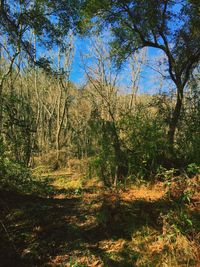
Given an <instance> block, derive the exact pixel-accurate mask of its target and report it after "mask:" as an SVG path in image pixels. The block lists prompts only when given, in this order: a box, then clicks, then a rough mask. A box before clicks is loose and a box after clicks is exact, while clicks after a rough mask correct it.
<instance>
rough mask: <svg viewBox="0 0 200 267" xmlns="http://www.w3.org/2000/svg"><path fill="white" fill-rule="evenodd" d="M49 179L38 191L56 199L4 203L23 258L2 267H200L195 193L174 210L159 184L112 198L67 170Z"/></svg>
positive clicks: (5, 218) (6, 199)
mask: <svg viewBox="0 0 200 267" xmlns="http://www.w3.org/2000/svg"><path fill="white" fill-rule="evenodd" d="M46 175H47V176H48V183H47V184H46V185H43V186H45V187H50V188H51V190H50V191H52V190H53V195H51V196H49V195H47V196H46V197H45V195H44V196H43V197H42V198H40V197H35V196H33V197H32V196H17V195H12V196H10V195H8V196H5V197H3V199H2V201H4V203H5V202H6V205H7V207H6V209H5V208H4V211H3V213H2V218H3V221H4V223H5V225H6V226H7V227H8V230H9V234H11V235H12V239H13V242H14V244H15V246H16V247H17V250H18V253H19V254H20V255H21V256H20V257H21V259H20V261H19V262H18V261H16V259H15V260H14V262H15V263H13V262H12V261H9V260H8V262H9V264H7V265H1V266H2V267H3V266H9V267H12V266H13V267H14V266H15V267H19V266H20V267H21V266H24V265H23V263H24V264H25V266H41V267H42V266H52V267H53V266H63V267H64V266H66V267H67V266H69V267H90V266H91V267H92V266H97V267H129V266H130V267H132V266H135V267H145V266H146V267H151V266H152V267H178V266H183V267H184V266H185V267H186V266H196V267H198V266H200V259H199V255H200V253H199V252H200V250H199V247H200V234H199V230H200V226H199V218H200V215H199V214H200V213H199V211H200V209H199V208H200V207H199V206H198V202H199V199H198V194H194V196H195V198H194V200H193V202H192V203H190V204H184V203H181V204H177V203H175V202H173V201H172V200H169V199H168V198H166V190H167V189H166V188H165V187H164V186H163V184H156V185H154V186H141V187H136V186H133V187H132V188H130V189H126V190H118V191H116V192H115V191H111V190H108V189H106V188H105V187H103V184H102V183H101V181H99V179H98V178H92V179H86V178H84V177H81V176H80V173H77V174H76V175H75V174H73V173H71V170H70V169H63V170H59V171H56V172H47V173H46ZM43 178H44V176H43V175H42V176H41V180H42V179H43ZM45 192H46V191H45ZM47 192H48V190H47ZM2 203H3V202H2ZM4 206H5V205H4ZM191 222H192V225H190V223H191ZM0 231H1V232H0V234H1V236H2V237H3V238H2V242H0V244H1V243H2V244H1V245H2V247H0V251H1V252H2V253H3V254H2V255H7V256H6V257H7V258H8V259H9V257H11V256H10V255H12V254H13V252H12V253H11V252H9V250H11V248H9V247H10V244H9V242H10V241H9V240H8V239H7V237H6V235H5V233H4V232H3V231H2V229H1V230H0ZM3 247H4V249H3ZM5 247H7V249H5ZM8 252H9V253H10V254H9V253H8ZM6 253H7V254H6ZM2 257H4V256H1V257H0V260H1V264H2V263H3V262H4V261H3V260H2ZM12 257H13V256H12ZM5 262H6V261H5Z"/></svg>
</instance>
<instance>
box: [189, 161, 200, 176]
mask: <svg viewBox="0 0 200 267" xmlns="http://www.w3.org/2000/svg"><path fill="white" fill-rule="evenodd" d="M199 172H200V166H199V165H197V164H196V163H191V164H189V165H188V166H187V173H188V174H189V175H191V176H192V175H196V174H198V173H199Z"/></svg>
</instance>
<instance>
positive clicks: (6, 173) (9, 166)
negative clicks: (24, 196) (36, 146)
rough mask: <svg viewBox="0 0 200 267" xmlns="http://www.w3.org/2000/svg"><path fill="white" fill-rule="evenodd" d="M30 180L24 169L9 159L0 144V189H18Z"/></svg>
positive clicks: (27, 172) (2, 145)
mask: <svg viewBox="0 0 200 267" xmlns="http://www.w3.org/2000/svg"><path fill="white" fill-rule="evenodd" d="M28 180H30V173H29V171H28V170H27V168H26V167H24V166H22V165H20V164H19V163H16V162H14V161H12V160H10V159H9V157H8V156H7V155H6V150H5V146H4V144H3V142H2V141H1V142H0V187H1V188H6V189H11V188H12V189H16V188H18V189H20V188H21V187H22V186H23V184H24V183H26V182H27V181H28Z"/></svg>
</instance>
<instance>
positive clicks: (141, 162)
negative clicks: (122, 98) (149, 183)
mask: <svg viewBox="0 0 200 267" xmlns="http://www.w3.org/2000/svg"><path fill="white" fill-rule="evenodd" d="M120 127H121V135H122V136H123V137H122V140H123V143H124V144H125V145H126V148H127V153H128V162H129V173H130V174H131V175H134V176H136V177H140V178H142V177H143V178H144V177H145V178H147V177H149V178H150V177H151V175H152V174H155V170H156V169H157V168H158V166H159V165H160V164H161V163H162V162H161V158H163V157H164V154H165V151H167V142H166V132H165V129H164V127H163V125H162V121H161V120H159V118H156V117H155V116H154V115H153V114H151V113H150V112H149V111H148V108H147V107H143V106H140V107H137V110H136V111H135V113H134V114H132V115H126V116H124V117H123V119H122V120H121V121H120Z"/></svg>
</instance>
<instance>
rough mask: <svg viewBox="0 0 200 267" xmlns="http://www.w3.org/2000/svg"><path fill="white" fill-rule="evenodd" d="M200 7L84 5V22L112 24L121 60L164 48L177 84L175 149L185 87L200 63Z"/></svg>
mask: <svg viewBox="0 0 200 267" xmlns="http://www.w3.org/2000/svg"><path fill="white" fill-rule="evenodd" d="M199 8H200V2H199V1H197V0H190V1H189V0H181V1H174V0H148V1H146V0H123V1H121V0H115V1H112V0H103V1H102V0H86V1H85V3H84V4H83V18H82V21H85V22H87V21H90V22H91V23H88V26H89V25H90V26H94V28H95V29H96V28H97V27H96V26H98V27H99V29H103V28H105V27H102V26H105V25H107V26H111V31H112V32H113V35H114V40H113V42H112V47H113V51H114V52H115V54H116V59H117V62H119V63H120V62H122V61H123V60H124V59H125V58H127V57H128V56H129V55H131V54H132V53H133V52H135V51H137V50H139V49H141V48H143V47H152V48H157V49H160V50H161V51H162V52H163V53H164V54H165V55H166V58H167V65H168V73H169V77H170V79H171V80H172V81H173V82H174V84H175V87H176V103H175V106H174V109H173V112H172V116H171V119H170V123H169V132H168V136H169V143H170V145H171V148H172V149H173V145H174V137H175V132H176V129H177V124H178V121H179V118H180V113H181V108H182V104H183V98H184V89H185V87H186V86H187V83H188V81H189V78H190V75H191V74H192V72H193V71H194V69H195V68H196V67H197V65H198V63H199V62H200V28H199V25H200V11H199V10H200V9H199ZM94 17H95V18H96V19H95V20H94V19H92V18H94ZM84 24H85V25H86V24H87V23H84Z"/></svg>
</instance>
